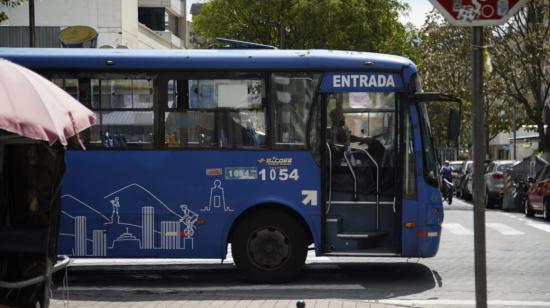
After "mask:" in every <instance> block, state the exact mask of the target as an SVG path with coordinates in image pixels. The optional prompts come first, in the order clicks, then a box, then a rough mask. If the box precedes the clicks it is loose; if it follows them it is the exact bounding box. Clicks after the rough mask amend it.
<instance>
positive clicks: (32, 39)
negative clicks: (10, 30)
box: [29, 0, 36, 47]
mask: <svg viewBox="0 0 550 308" xmlns="http://www.w3.org/2000/svg"><path fill="white" fill-rule="evenodd" d="M29 47H36V25H35V24H34V0H29Z"/></svg>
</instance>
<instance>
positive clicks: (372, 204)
mask: <svg viewBox="0 0 550 308" xmlns="http://www.w3.org/2000/svg"><path fill="white" fill-rule="evenodd" d="M401 88H402V82H401V80H400V77H399V74H391V73H331V74H326V75H325V76H324V77H323V81H322V85H321V92H323V93H322V94H321V101H322V104H321V105H322V106H323V107H322V108H321V109H322V110H321V112H322V118H323V121H322V126H323V129H322V133H323V135H324V136H323V138H322V139H324V140H323V142H322V143H323V151H324V153H323V154H324V155H322V166H323V170H324V171H323V180H324V183H325V195H324V199H325V201H326V202H325V203H326V204H325V217H326V221H325V237H324V238H325V242H324V252H325V253H326V254H329V255H357V254H358V253H359V254H361V255H392V256H393V255H398V254H399V252H400V248H401V242H400V230H399V226H400V223H399V221H400V216H399V215H400V214H399V209H398V207H399V200H397V197H396V196H397V192H398V190H397V189H396V178H397V173H396V172H397V166H396V158H397V153H396V152H397V145H398V140H397V139H398V138H397V137H398V134H397V131H398V122H399V120H398V116H397V112H396V111H397V110H398V103H399V98H400V93H399V92H398V91H399V90H400V89H401Z"/></svg>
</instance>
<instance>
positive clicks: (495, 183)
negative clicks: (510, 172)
mask: <svg viewBox="0 0 550 308" xmlns="http://www.w3.org/2000/svg"><path fill="white" fill-rule="evenodd" d="M515 162H516V161H515V160H494V161H492V162H491V163H489V165H487V167H486V168H485V174H484V175H483V182H484V183H485V207H486V208H492V207H493V205H495V204H496V205H498V207H500V205H501V202H502V192H503V191H504V185H505V184H506V183H505V181H504V173H503V172H504V171H505V170H506V169H508V168H510V167H512V165H513V164H514V163H515Z"/></svg>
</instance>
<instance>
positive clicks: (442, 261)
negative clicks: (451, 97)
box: [51, 199, 550, 308]
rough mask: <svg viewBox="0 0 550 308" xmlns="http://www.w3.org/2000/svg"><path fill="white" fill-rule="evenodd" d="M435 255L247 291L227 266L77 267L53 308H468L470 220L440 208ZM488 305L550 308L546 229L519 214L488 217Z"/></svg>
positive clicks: (323, 266) (348, 264)
mask: <svg viewBox="0 0 550 308" xmlns="http://www.w3.org/2000/svg"><path fill="white" fill-rule="evenodd" d="M445 209H446V212H445V221H444V225H443V234H442V240H441V247H440V250H439V253H438V255H437V256H436V257H434V258H431V259H420V260H417V259H414V260H407V259H403V258H397V259H363V258H344V259H335V258H332V259H329V258H327V257H314V256H313V255H311V256H310V257H309V258H308V264H307V265H306V267H305V269H304V274H303V276H302V277H301V278H300V279H299V280H298V281H296V282H294V283H290V284H277V285H253V284H249V283H247V282H246V281H243V280H242V279H240V278H239V276H238V273H237V271H236V270H235V268H234V266H233V264H232V262H231V260H226V263H225V264H219V261H205V260H194V261H188V260H183V261H181V260H180V261H177V262H176V261H174V260H164V262H165V263H166V264H165V265H162V266H158V265H155V266H154V267H153V266H148V265H147V263H148V262H149V263H150V262H151V261H144V260H141V261H140V262H139V264H140V265H139V266H138V265H134V266H122V265H120V263H121V262H124V263H127V261H126V260H111V261H110V262H112V263H114V264H116V265H115V266H114V268H115V269H111V270H109V271H105V270H104V267H101V266H100V267H97V266H93V265H94V264H96V265H97V262H96V261H93V262H95V263H91V261H85V260H83V261H80V262H79V264H78V265H79V266H78V267H73V268H71V270H70V272H69V277H70V279H69V281H70V283H69V287H68V288H63V287H60V288H59V289H58V290H57V291H56V292H55V294H54V299H53V300H52V305H51V306H52V307H64V305H65V304H66V302H65V301H63V298H64V297H66V296H67V290H68V297H69V298H70V307H92V306H93V307H100V306H103V307H105V308H107V307H109V308H110V307H295V305H296V300H298V299H304V300H305V302H306V307H403V306H406V307H470V306H474V299H475V286H474V257H473V255H474V254H473V250H474V249H473V247H474V245H473V216H472V215H473V212H472V206H471V205H470V204H468V203H465V202H463V201H461V200H460V199H455V200H454V202H453V205H451V206H448V205H446V206H445ZM486 221H487V224H486V236H487V269H488V298H489V304H490V306H493V307H504V306H506V307H514V306H515V307H550V224H549V223H547V222H544V221H543V220H542V219H541V218H534V219H526V218H525V217H524V216H523V214H520V213H505V212H501V211H498V210H488V211H487V212H486ZM155 262H157V260H155Z"/></svg>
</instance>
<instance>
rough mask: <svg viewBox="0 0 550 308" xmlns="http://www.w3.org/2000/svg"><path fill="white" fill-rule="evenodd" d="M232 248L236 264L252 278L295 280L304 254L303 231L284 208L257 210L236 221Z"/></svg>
mask: <svg viewBox="0 0 550 308" xmlns="http://www.w3.org/2000/svg"><path fill="white" fill-rule="evenodd" d="M231 251H232V254H233V260H234V261H235V264H236V265H237V268H238V269H239V271H240V272H241V273H242V274H243V275H244V276H245V278H247V279H249V280H251V281H254V282H260V283H274V282H285V281H290V280H294V279H295V278H296V277H297V276H298V275H299V273H300V271H301V269H302V266H303V265H304V262H305V259H306V256H307V236H306V231H305V230H304V227H303V226H302V224H301V223H300V222H299V221H298V220H297V219H296V218H295V217H293V216H292V215H289V214H287V213H285V212H280V211H274V210H269V211H264V212H257V213H255V214H252V215H251V216H248V217H246V218H245V219H244V220H243V221H241V222H240V223H239V225H237V227H236V229H235V232H234V234H233V240H232V247H231Z"/></svg>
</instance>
